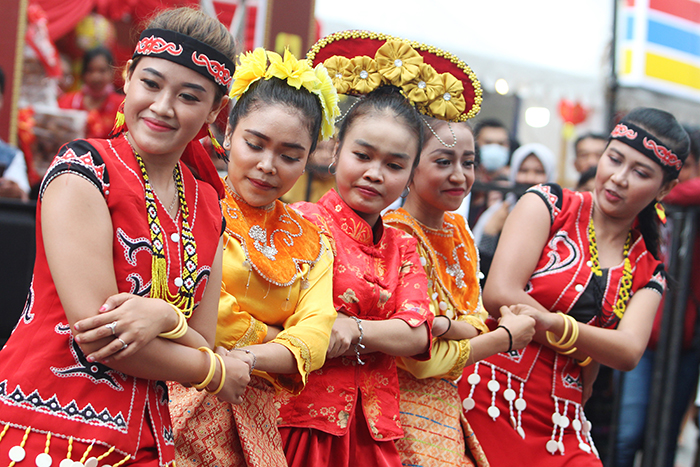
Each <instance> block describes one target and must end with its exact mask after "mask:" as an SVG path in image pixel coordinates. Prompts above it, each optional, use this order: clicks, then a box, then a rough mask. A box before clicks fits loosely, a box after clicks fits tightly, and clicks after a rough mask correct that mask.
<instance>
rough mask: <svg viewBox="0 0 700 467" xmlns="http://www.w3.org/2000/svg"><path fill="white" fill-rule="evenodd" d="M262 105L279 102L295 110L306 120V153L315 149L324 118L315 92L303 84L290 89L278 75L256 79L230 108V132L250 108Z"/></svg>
mask: <svg viewBox="0 0 700 467" xmlns="http://www.w3.org/2000/svg"><path fill="white" fill-rule="evenodd" d="M262 104H268V105H270V104H279V105H283V106H286V107H288V108H290V109H294V110H298V111H299V112H300V113H301V114H302V116H303V117H304V119H305V120H306V128H307V129H308V130H309V135H310V136H311V148H310V149H309V154H311V153H312V152H314V150H315V149H316V143H318V135H319V133H320V131H321V121H322V118H323V110H322V109H321V103H320V102H319V100H318V98H317V97H316V96H315V95H314V94H312V93H311V92H310V91H308V90H307V89H306V88H304V87H303V86H302V87H301V88H299V89H296V88H293V87H292V86H290V85H288V84H287V83H286V82H285V81H283V80H281V79H279V78H275V77H272V78H270V79H261V80H258V81H256V82H255V83H253V84H252V85H251V86H250V88H248V90H247V91H246V92H245V93H244V94H243V95H242V96H241V97H239V98H238V101H236V105H234V106H233V107H232V108H231V112H230V113H229V116H228V124H229V126H230V127H231V131H232V132H233V131H234V130H235V129H236V126H238V122H239V121H240V120H241V119H242V118H243V117H245V116H246V115H248V114H249V113H250V111H251V110H254V109H257V108H259V107H260V106H261V105H262Z"/></svg>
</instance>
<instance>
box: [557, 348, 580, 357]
mask: <svg viewBox="0 0 700 467" xmlns="http://www.w3.org/2000/svg"><path fill="white" fill-rule="evenodd" d="M577 350H578V348H576V347H571V348H570V349H568V350H562V351H561V352H559V354H560V355H571V354H572V353H574V352H576V351H577Z"/></svg>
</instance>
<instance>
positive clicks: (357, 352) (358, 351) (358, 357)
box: [351, 316, 365, 365]
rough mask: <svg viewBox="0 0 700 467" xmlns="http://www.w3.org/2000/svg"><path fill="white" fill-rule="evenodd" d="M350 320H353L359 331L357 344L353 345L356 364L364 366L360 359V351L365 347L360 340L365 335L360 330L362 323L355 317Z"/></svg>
mask: <svg viewBox="0 0 700 467" xmlns="http://www.w3.org/2000/svg"><path fill="white" fill-rule="evenodd" d="M351 318H352V319H354V320H355V322H356V323H357V327H358V328H359V329H360V338H359V339H357V344H355V357H357V363H359V364H360V365H364V364H365V362H363V361H362V359H361V358H360V349H364V348H365V346H364V345H363V344H362V338H363V337H364V335H365V333H364V330H363V329H362V321H361V320H360V318H358V317H357V316H351Z"/></svg>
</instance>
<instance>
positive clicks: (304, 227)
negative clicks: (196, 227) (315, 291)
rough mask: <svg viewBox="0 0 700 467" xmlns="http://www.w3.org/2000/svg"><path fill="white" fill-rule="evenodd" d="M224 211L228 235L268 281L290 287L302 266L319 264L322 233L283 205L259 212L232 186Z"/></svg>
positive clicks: (224, 204) (223, 205)
mask: <svg viewBox="0 0 700 467" xmlns="http://www.w3.org/2000/svg"><path fill="white" fill-rule="evenodd" d="M225 186H226V198H225V200H223V202H222V210H223V213H224V218H225V220H226V233H228V234H229V235H230V236H231V237H234V238H236V239H237V240H238V241H239V243H240V244H241V246H242V247H243V249H244V250H245V255H246V260H247V261H248V263H249V265H248V264H246V265H244V266H245V267H248V266H250V267H251V268H252V269H253V270H255V272H257V273H258V274H259V275H260V276H262V277H263V278H264V279H265V280H267V281H268V282H270V283H272V284H276V285H279V286H285V285H290V284H291V283H293V282H294V281H295V280H297V279H298V278H299V277H300V275H301V265H302V264H310V265H313V264H315V263H316V262H317V261H318V259H319V257H320V256H321V253H322V252H323V242H322V241H321V234H320V233H319V231H318V229H317V228H316V227H314V225H313V224H311V223H310V222H309V221H307V220H306V219H304V218H303V217H302V216H301V215H300V214H299V213H297V212H296V211H294V210H293V209H291V208H290V207H289V206H287V205H286V204H284V203H282V202H281V201H279V200H277V201H275V202H274V203H273V204H272V206H269V207H265V208H256V207H253V206H250V205H249V204H247V203H246V202H245V201H243V200H242V199H241V198H240V197H239V196H237V195H236V194H235V193H234V192H233V191H232V190H231V188H230V187H229V186H228V184H227V183H226V184H225Z"/></svg>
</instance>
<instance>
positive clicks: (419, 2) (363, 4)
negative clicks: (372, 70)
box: [315, 0, 613, 77]
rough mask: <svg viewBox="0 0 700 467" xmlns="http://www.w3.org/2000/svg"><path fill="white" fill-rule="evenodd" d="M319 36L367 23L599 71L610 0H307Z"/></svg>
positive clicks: (584, 72) (436, 41) (448, 43)
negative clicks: (312, 5)
mask: <svg viewBox="0 0 700 467" xmlns="http://www.w3.org/2000/svg"><path fill="white" fill-rule="evenodd" d="M315 1H316V16H317V18H319V19H320V20H321V21H322V23H323V24H324V26H325V28H324V30H323V33H324V34H329V33H331V32H334V31H336V30H338V29H369V30H373V31H377V32H384V33H387V34H391V35H395V36H401V37H405V38H407V39H411V40H418V41H420V42H425V43H428V44H430V45H435V46H437V47H440V48H443V49H447V50H449V51H451V52H454V53H459V52H460V51H464V52H471V53H474V54H477V55H484V56H488V57H491V58H496V57H500V58H503V59H507V60H514V61H519V62H526V63H529V64H532V65H541V66H545V67H550V68H554V69H557V70H560V71H564V72H569V73H572V74H577V75H581V76H589V77H593V76H599V75H600V73H601V63H602V62H603V61H604V58H605V51H606V50H607V47H608V45H609V43H610V40H611V37H612V32H611V29H612V8H613V6H612V5H613V0H352V1H342V0H315Z"/></svg>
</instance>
